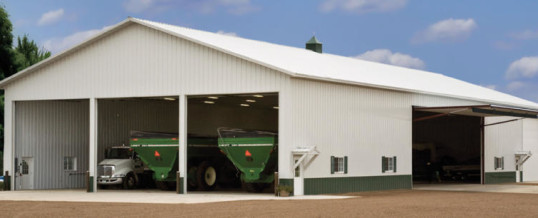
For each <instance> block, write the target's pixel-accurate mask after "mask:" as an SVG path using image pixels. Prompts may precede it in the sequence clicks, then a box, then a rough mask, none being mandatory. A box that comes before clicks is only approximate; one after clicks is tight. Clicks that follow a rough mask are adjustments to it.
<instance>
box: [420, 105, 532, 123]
mask: <svg viewBox="0 0 538 218" xmlns="http://www.w3.org/2000/svg"><path fill="white" fill-rule="evenodd" d="M413 110H414V111H421V112H433V113H438V114H439V115H437V116H446V115H462V116H476V117H494V116H510V117H521V118H534V119H538V110H532V109H525V108H518V107H509V106H500V105H464V106H447V107H420V106H413ZM434 116H436V115H434ZM424 118H426V117H424ZM424 118H417V119H415V120H414V121H420V120H424Z"/></svg>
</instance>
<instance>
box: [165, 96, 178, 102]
mask: <svg viewBox="0 0 538 218" xmlns="http://www.w3.org/2000/svg"><path fill="white" fill-rule="evenodd" d="M163 99H164V100H167V101H175V100H176V99H175V98H170V97H166V98H163Z"/></svg>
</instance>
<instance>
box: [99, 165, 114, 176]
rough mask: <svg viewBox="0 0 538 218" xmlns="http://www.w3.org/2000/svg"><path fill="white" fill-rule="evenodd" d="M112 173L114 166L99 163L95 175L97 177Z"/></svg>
mask: <svg viewBox="0 0 538 218" xmlns="http://www.w3.org/2000/svg"><path fill="white" fill-rule="evenodd" d="M113 174H114V166H106V165H104V166H103V165H101V166H98V167H97V175H98V176H99V177H101V176H105V177H111V176H112V175H113Z"/></svg>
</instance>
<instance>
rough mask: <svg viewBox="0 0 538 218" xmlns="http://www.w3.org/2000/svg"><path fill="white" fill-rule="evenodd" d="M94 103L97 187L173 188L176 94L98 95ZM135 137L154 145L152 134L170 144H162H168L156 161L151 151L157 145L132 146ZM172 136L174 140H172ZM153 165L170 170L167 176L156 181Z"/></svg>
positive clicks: (175, 160) (177, 123)
mask: <svg viewBox="0 0 538 218" xmlns="http://www.w3.org/2000/svg"><path fill="white" fill-rule="evenodd" d="M97 107H98V113H97V114H98V116H97V117H98V127H97V130H98V135H97V138H98V140H97V141H98V152H97V160H98V161H97V163H98V166H97V178H96V179H97V185H98V188H99V189H116V190H126V189H135V188H136V189H148V188H149V189H153V188H156V186H159V187H160V188H162V189H174V188H175V186H174V185H175V184H176V183H175V181H174V180H175V173H176V171H177V169H178V167H177V166H178V162H177V161H178V147H179V142H178V141H177V138H178V127H179V111H178V110H179V101H178V99H177V97H168V96H163V97H145V98H114V99H99V100H98V101H97ZM134 137H136V138H140V139H141V140H149V141H150V142H149V143H144V146H156V145H155V144H154V143H152V142H153V141H151V140H152V139H154V138H157V140H159V138H167V139H169V141H171V143H172V145H168V144H166V145H164V146H168V147H166V148H165V149H166V151H167V152H166V153H162V157H159V160H158V162H156V161H155V157H154V154H153V153H151V152H153V151H157V150H156V149H157V148H155V147H152V149H153V148H155V149H153V150H151V151H148V152H145V153H143V152H144V151H145V150H144V149H143V148H141V149H138V147H137V148H133V147H132V146H133V141H132V140H133V138H134ZM174 138H175V139H176V140H172V139H174ZM166 143H168V142H166ZM146 150H147V149H146ZM157 152H161V151H160V150H159V151H157ZM161 165H165V167H164V168H163V166H161ZM155 169H161V171H162V172H166V176H168V174H170V175H171V176H169V177H170V178H168V177H167V178H164V179H162V178H160V179H161V180H162V181H156V180H155V176H154V174H155V172H154V170H155ZM161 171H160V172H161Z"/></svg>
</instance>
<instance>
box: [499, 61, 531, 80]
mask: <svg viewBox="0 0 538 218" xmlns="http://www.w3.org/2000/svg"><path fill="white" fill-rule="evenodd" d="M537 75H538V56H532V57H523V58H521V59H519V60H517V61H514V62H512V63H511V64H510V66H509V67H508V70H506V77H507V78H508V79H516V78H522V77H523V78H532V77H534V76H537Z"/></svg>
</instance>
